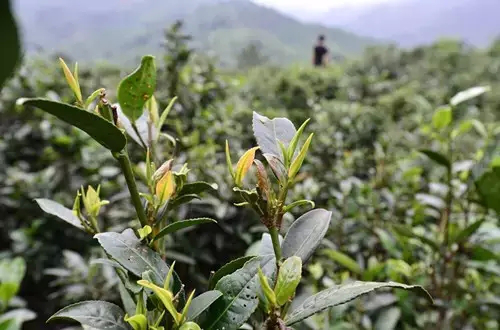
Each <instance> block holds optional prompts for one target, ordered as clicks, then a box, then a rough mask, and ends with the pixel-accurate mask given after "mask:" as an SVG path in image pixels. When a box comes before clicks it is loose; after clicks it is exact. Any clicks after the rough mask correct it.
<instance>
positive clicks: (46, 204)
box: [35, 198, 84, 230]
mask: <svg viewBox="0 0 500 330" xmlns="http://www.w3.org/2000/svg"><path fill="white" fill-rule="evenodd" d="M35 201H36V202H37V203H38V206H40V208H41V209H42V210H43V211H44V212H46V213H49V214H52V215H55V216H56V217H58V218H59V219H61V220H64V221H66V222H67V223H69V224H71V225H73V226H75V227H76V228H78V229H82V230H83V229H84V228H83V226H82V223H81V221H80V219H78V217H77V216H76V215H75V214H74V213H73V211H72V210H70V209H68V208H67V207H65V206H63V205H61V204H59V203H57V202H54V201H52V200H50V199H45V198H38V199H35Z"/></svg>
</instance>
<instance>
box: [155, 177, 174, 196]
mask: <svg viewBox="0 0 500 330" xmlns="http://www.w3.org/2000/svg"><path fill="white" fill-rule="evenodd" d="M174 191H175V179H174V175H173V173H172V171H167V173H165V175H163V177H162V178H161V179H160V180H159V181H158V183H157V184H156V196H157V197H158V198H159V199H160V203H161V204H163V203H165V202H166V201H167V200H169V199H170V197H172V195H173V194H174Z"/></svg>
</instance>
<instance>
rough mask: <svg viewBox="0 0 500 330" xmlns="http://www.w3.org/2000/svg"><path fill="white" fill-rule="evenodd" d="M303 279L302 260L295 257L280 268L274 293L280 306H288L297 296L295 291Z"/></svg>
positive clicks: (287, 260)
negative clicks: (291, 299)
mask: <svg viewBox="0 0 500 330" xmlns="http://www.w3.org/2000/svg"><path fill="white" fill-rule="evenodd" d="M301 277H302V260H301V259H300V258H299V257H297V256H293V257H290V258H288V259H286V260H285V262H283V264H282V265H281V267H280V271H279V273H278V280H277V282H276V287H275V288H274V293H275V294H276V301H277V302H278V305H279V306H283V305H284V304H286V303H287V302H288V301H289V300H290V298H292V297H293V296H294V295H295V290H296V289H297V286H298V285H299V283H300V279H301Z"/></svg>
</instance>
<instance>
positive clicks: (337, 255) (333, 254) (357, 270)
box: [322, 250, 363, 275]
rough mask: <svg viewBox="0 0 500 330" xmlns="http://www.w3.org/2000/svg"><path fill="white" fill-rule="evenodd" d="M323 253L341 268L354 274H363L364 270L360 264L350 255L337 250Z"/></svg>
mask: <svg viewBox="0 0 500 330" xmlns="http://www.w3.org/2000/svg"><path fill="white" fill-rule="evenodd" d="M322 252H323V254H324V255H326V256H328V257H329V258H330V259H332V260H333V261H335V262H337V263H338V264H340V265H341V266H343V267H345V268H347V269H349V270H350V271H351V272H353V273H354V274H358V275H361V274H363V269H361V267H360V266H359V265H358V263H357V262H356V261H354V260H353V259H352V258H351V257H349V256H348V255H346V254H344V253H342V252H340V251H336V250H323V251H322Z"/></svg>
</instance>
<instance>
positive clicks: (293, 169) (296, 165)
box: [288, 133, 314, 179]
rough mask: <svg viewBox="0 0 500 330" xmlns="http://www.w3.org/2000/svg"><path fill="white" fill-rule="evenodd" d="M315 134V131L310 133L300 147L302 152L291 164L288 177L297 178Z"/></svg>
mask: <svg viewBox="0 0 500 330" xmlns="http://www.w3.org/2000/svg"><path fill="white" fill-rule="evenodd" d="M313 136H314V133H311V135H309V137H308V138H307V140H306V142H305V143H304V145H303V146H302V149H300V152H299V154H298V155H297V158H295V160H294V161H293V162H292V165H290V169H289V170H288V177H289V178H290V179H293V178H295V175H297V173H298V172H299V170H300V168H301V167H302V163H303V162H304V159H305V158H306V155H307V150H309V145H310V144H311V140H312V138H313Z"/></svg>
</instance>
